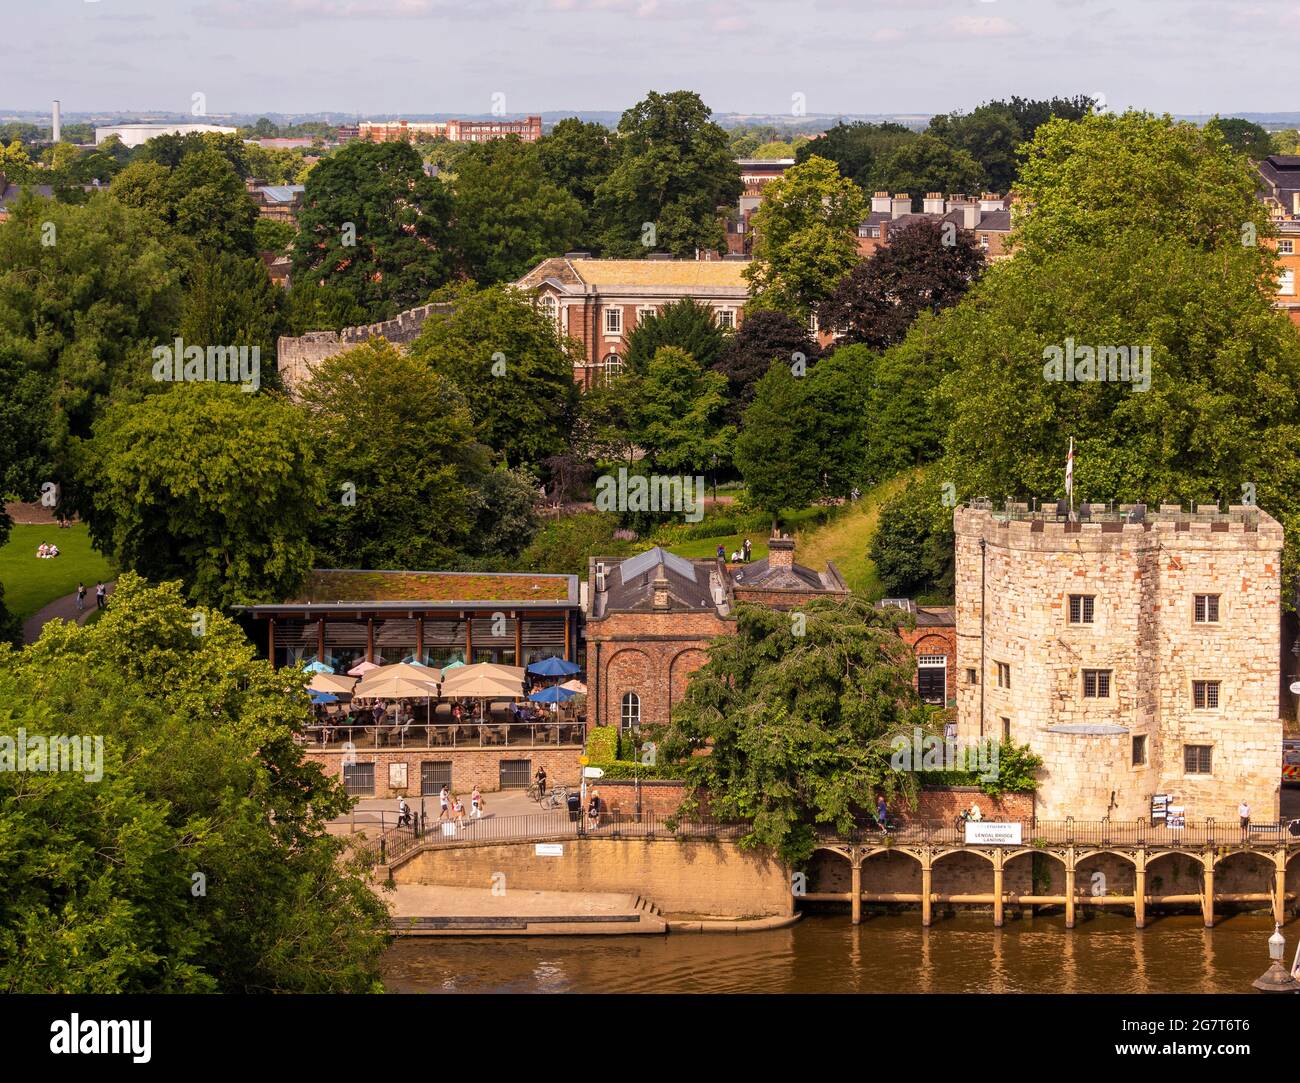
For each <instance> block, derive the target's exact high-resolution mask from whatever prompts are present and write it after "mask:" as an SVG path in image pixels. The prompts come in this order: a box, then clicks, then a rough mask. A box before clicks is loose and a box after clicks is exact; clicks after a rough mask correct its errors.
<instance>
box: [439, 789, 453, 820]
mask: <svg viewBox="0 0 1300 1083" xmlns="http://www.w3.org/2000/svg"><path fill="white" fill-rule="evenodd" d="M438 810H439V811H438V819H439V820H445V819H446V818H447V816H448V814H449V813H450V812H451V798H450V796H449V795H448V793H447V787H446V786H444V787H443V788H442V792H441V793H439V794H438Z"/></svg>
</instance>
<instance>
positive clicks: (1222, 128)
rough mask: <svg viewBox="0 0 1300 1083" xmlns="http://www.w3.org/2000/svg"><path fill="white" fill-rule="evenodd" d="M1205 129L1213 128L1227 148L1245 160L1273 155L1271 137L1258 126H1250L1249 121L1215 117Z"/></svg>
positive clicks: (1238, 118) (1237, 118)
mask: <svg viewBox="0 0 1300 1083" xmlns="http://www.w3.org/2000/svg"><path fill="white" fill-rule="evenodd" d="M1206 127H1207V128H1215V129H1216V130H1217V131H1218V133H1219V134H1220V135H1221V136H1222V137H1223V141H1224V142H1225V143H1227V144H1228V146H1230V147H1231V148H1232V149H1233V150H1235V151H1236V152H1237V153H1238V154H1244V155H1245V156H1246V157H1247V158H1253V159H1254V160H1255V161H1259V160H1260V159H1261V158H1267V157H1268V156H1269V155H1270V154H1272V153H1273V139H1272V137H1271V136H1270V135H1269V134H1268V132H1267V131H1265V130H1264V129H1263V128H1261V127H1260V126H1259V125H1258V124H1252V123H1251V122H1250V121H1249V120H1242V119H1241V118H1240V117H1227V118H1224V117H1215V118H1214V119H1213V120H1211V121H1210V123H1209V124H1207V125H1206Z"/></svg>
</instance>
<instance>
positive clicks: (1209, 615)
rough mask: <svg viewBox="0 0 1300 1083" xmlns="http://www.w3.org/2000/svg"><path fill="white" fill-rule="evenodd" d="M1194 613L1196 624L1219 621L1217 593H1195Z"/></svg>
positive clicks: (1216, 622)
mask: <svg viewBox="0 0 1300 1083" xmlns="http://www.w3.org/2000/svg"><path fill="white" fill-rule="evenodd" d="M1195 614H1196V623H1197V624H1218V623H1219V596H1218V595H1217V594H1198V595H1196V603H1195Z"/></svg>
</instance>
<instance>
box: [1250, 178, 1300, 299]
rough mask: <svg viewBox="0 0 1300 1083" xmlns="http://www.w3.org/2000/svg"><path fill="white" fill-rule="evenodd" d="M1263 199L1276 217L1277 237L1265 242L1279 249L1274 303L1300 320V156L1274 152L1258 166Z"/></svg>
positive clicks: (1269, 238)
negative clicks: (1298, 281)
mask: <svg viewBox="0 0 1300 1083" xmlns="http://www.w3.org/2000/svg"><path fill="white" fill-rule="evenodd" d="M1256 168H1257V169H1258V171H1259V178H1260V198H1261V199H1262V200H1263V202H1264V205H1265V206H1266V207H1267V208H1268V210H1269V214H1270V216H1271V217H1272V219H1273V227H1274V229H1276V230H1277V234H1278V235H1277V236H1276V237H1267V238H1264V239H1263V240H1262V242H1261V243H1263V244H1266V245H1268V246H1269V247H1270V248H1273V249H1274V250H1276V252H1277V256H1278V264H1279V267H1278V277H1277V287H1276V292H1275V296H1274V302H1273V303H1274V304H1275V305H1276V306H1277V307H1278V308H1280V309H1282V310H1283V311H1284V312H1286V314H1287V315H1288V316H1289V317H1290V318H1291V320H1292V322H1293V323H1300V288H1298V287H1297V285H1296V283H1297V280H1298V279H1300V155H1295V154H1270V155H1269V156H1268V157H1267V158H1265V159H1264V160H1263V161H1262V162H1260V163H1259V164H1258V166H1256Z"/></svg>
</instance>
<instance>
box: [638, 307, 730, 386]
mask: <svg viewBox="0 0 1300 1083" xmlns="http://www.w3.org/2000/svg"><path fill="white" fill-rule="evenodd" d="M726 342H727V334H726V332H725V331H723V330H722V328H721V327H719V326H718V323H717V320H715V319H714V316H713V309H712V308H711V307H710V306H709V305H706V304H703V303H701V302H699V301H696V300H695V299H694V298H692V297H683V298H682V299H681V300H679V301H671V302H669V303H668V304H666V305H664V307H663V308H662V309H660V310H659V311H658V312H650V313H647V314H646V315H644V316H642V317H641V318H640V319H639V320H638V321H637V325H636V327H634V328H633V329H632V333H631V334H630V335H628V337H627V356H626V358H625V359H624V360H625V363H626V364H627V367H628V369H629V370H630V371H631V372H645V371H646V369H647V368H648V367H649V364H650V359H651V358H652V357H654V356H655V354H656V353H658V351H659V350H660V349H662V348H663V347H664V346H674V347H676V348H677V349H679V350H685V351H686V352H687V353H688V354H690V355H691V356H692V357H693V358H695V360H696V361H698V362H699V363H700V364H701V365H702V366H704V367H705V368H708V367H710V366H712V365H713V364H714V363H715V362H716V361H717V360H718V358H719V356H721V354H722V350H723V347H724V346H725V344H726Z"/></svg>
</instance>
